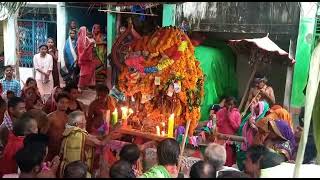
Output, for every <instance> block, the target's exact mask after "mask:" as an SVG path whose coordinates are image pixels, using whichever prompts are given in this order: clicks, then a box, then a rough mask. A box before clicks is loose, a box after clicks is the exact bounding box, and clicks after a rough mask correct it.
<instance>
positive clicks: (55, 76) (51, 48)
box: [47, 38, 60, 87]
mask: <svg viewBox="0 0 320 180" xmlns="http://www.w3.org/2000/svg"><path fill="white" fill-rule="evenodd" d="M47 46H48V54H50V55H51V56H52V59H53V68H52V77H53V87H56V86H60V81H59V68H58V49H57V48H56V47H55V45H54V41H53V38H48V40H47Z"/></svg>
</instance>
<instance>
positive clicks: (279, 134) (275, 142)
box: [254, 118, 297, 161]
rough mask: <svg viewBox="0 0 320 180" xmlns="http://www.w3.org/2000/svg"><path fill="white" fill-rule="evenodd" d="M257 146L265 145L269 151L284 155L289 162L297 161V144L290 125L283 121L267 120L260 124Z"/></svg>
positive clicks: (256, 137) (256, 140) (256, 138)
mask: <svg viewBox="0 0 320 180" xmlns="http://www.w3.org/2000/svg"><path fill="white" fill-rule="evenodd" d="M256 125H257V127H258V133H257V135H256V136H255V140H254V141H255V142H254V143H255V144H263V145H265V146H266V147H268V148H269V149H271V150H273V151H275V152H277V153H279V154H281V155H283V156H284V157H285V158H286V160H287V161H292V160H295V155H296V150H297V144H296V140H295V136H294V134H293V132H292V129H291V127H290V126H289V124H288V123H287V122H286V121H284V120H282V119H276V120H272V119H269V118H265V119H264V120H262V121H260V122H258V123H257V124H256Z"/></svg>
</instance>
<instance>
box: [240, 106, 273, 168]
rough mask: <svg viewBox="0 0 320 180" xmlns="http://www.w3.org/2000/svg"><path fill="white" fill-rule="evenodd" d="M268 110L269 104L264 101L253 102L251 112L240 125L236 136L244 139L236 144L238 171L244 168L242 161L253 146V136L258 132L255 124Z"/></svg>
mask: <svg viewBox="0 0 320 180" xmlns="http://www.w3.org/2000/svg"><path fill="white" fill-rule="evenodd" d="M268 110H269V104H268V103H267V102H266V101H258V102H253V103H252V105H251V112H250V113H249V114H248V115H247V116H246V117H245V118H244V119H243V120H242V122H241V124H240V128H239V130H238V132H237V135H238V136H243V137H244V138H245V142H243V143H242V144H237V164H238V167H239V169H240V170H242V169H243V168H244V165H243V161H244V160H245V159H246V151H247V149H248V147H250V146H251V145H252V144H253V140H254V136H255V134H256V133H257V131H258V129H257V127H256V125H255V124H256V123H257V122H259V121H260V120H261V119H262V118H263V117H265V115H266V113H267V112H268Z"/></svg>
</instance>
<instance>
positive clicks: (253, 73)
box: [239, 62, 258, 111]
mask: <svg viewBox="0 0 320 180" xmlns="http://www.w3.org/2000/svg"><path fill="white" fill-rule="evenodd" d="M257 66H258V63H257V62H256V63H255V65H254V67H253V70H252V72H251V75H250V79H249V81H248V83H247V86H246V89H245V91H244V94H243V97H242V99H241V103H240V106H239V111H241V109H242V106H243V105H244V102H245V100H246V97H247V94H248V92H249V90H250V84H251V81H252V79H253V77H254V75H255V74H256V71H257Z"/></svg>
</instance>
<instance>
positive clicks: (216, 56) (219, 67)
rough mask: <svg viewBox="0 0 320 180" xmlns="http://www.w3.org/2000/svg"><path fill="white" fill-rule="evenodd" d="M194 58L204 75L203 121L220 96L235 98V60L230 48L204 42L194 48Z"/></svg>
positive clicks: (218, 43) (219, 43) (236, 88)
mask: <svg viewBox="0 0 320 180" xmlns="http://www.w3.org/2000/svg"><path fill="white" fill-rule="evenodd" d="M207 44H210V45H207ZM195 56H196V58H197V59H198V60H199V62H200V67H201V69H202V71H203V73H204V75H205V81H204V98H203V102H202V105H201V118H200V121H205V120H208V118H209V110H210V108H211V106H212V105H213V104H215V103H219V101H220V97H221V96H222V95H226V96H234V97H237V91H238V83H237V78H236V60H235V56H234V54H233V52H232V50H231V48H229V47H228V46H227V45H226V44H225V43H223V42H205V43H204V44H203V45H200V46H197V47H196V48H195Z"/></svg>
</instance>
